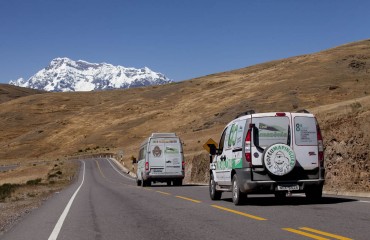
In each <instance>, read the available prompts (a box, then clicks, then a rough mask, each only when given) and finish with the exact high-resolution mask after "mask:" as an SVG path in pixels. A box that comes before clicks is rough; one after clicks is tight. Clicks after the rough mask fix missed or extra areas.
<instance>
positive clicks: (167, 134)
mask: <svg viewBox="0 0 370 240" xmlns="http://www.w3.org/2000/svg"><path fill="white" fill-rule="evenodd" d="M151 137H177V136H176V133H152V136H151Z"/></svg>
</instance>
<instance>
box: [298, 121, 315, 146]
mask: <svg viewBox="0 0 370 240" xmlns="http://www.w3.org/2000/svg"><path fill="white" fill-rule="evenodd" d="M294 135H295V144H296V145H300V146H315V145H317V130H316V120H315V118H313V117H295V118H294Z"/></svg>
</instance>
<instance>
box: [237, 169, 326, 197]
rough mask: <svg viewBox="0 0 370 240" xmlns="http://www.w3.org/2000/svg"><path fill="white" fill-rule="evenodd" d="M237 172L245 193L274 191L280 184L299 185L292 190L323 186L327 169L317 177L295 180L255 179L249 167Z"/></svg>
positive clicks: (301, 190) (321, 170) (240, 186)
mask: <svg viewBox="0 0 370 240" xmlns="http://www.w3.org/2000/svg"><path fill="white" fill-rule="evenodd" d="M235 170H236V174H237V175H238V178H239V179H240V181H239V189H240V191H241V192H245V193H262V194H263V193H266V194H267V193H274V192H276V191H278V190H277V187H278V186H292V185H295V186H296V185H298V186H299V190H292V192H297V193H298V192H305V189H306V188H312V187H317V188H322V187H323V185H324V183H325V179H324V175H325V169H324V168H322V169H320V170H319V178H317V179H302V180H300V179H298V180H297V179H295V180H281V181H279V180H264V181H253V180H251V179H252V173H251V170H250V169H249V168H246V169H235Z"/></svg>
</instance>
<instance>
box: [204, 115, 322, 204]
mask: <svg viewBox="0 0 370 240" xmlns="http://www.w3.org/2000/svg"><path fill="white" fill-rule="evenodd" d="M209 147H210V149H211V155H215V157H214V158H213V160H212V162H211V164H210V181H209V191H210V197H211V199H212V200H219V199H220V198H221V195H222V192H223V191H231V192H232V199H233V202H234V204H235V205H238V204H241V203H242V202H244V200H245V199H246V197H247V194H253V193H260V194H270V193H271V194H275V196H276V197H277V198H283V197H285V196H286V195H287V194H291V193H305V194H306V197H307V198H309V199H312V200H318V199H320V198H321V196H322V188H323V185H324V181H325V180H324V175H325V168H324V149H323V140H322V136H321V132H320V128H319V126H318V123H317V121H316V118H315V117H314V115H313V114H310V113H308V112H307V111H302V112H298V113H290V112H272V113H254V111H250V112H247V113H246V114H245V115H244V116H241V117H238V118H236V119H235V120H233V121H231V122H230V123H229V124H228V125H227V126H226V128H225V129H224V131H223V133H222V135H221V139H220V142H219V147H218V148H217V146H215V145H209Z"/></svg>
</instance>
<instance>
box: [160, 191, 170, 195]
mask: <svg viewBox="0 0 370 240" xmlns="http://www.w3.org/2000/svg"><path fill="white" fill-rule="evenodd" d="M156 192H157V193H161V194H164V195H171V193H167V192H162V191H156Z"/></svg>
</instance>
